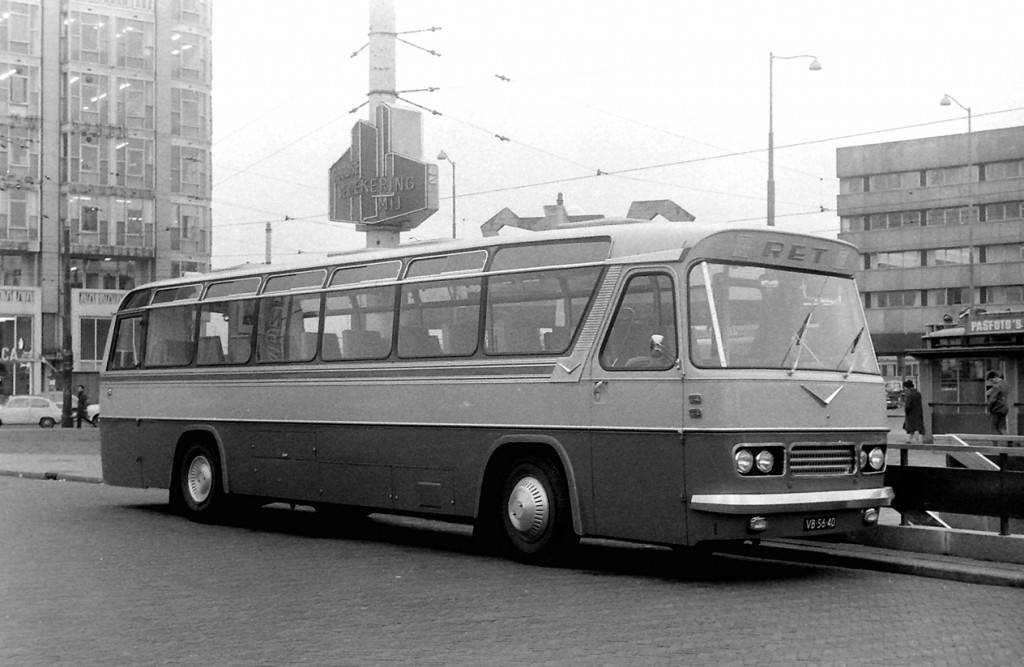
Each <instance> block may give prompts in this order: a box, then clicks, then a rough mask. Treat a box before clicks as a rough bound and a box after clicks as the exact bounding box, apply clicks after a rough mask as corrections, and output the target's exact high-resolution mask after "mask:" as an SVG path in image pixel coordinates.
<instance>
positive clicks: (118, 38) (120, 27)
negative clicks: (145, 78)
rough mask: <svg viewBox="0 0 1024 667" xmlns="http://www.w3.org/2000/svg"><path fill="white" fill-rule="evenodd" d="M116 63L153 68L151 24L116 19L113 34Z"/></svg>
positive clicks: (138, 67)
mask: <svg viewBox="0 0 1024 667" xmlns="http://www.w3.org/2000/svg"><path fill="white" fill-rule="evenodd" d="M114 38H115V39H114V43H115V44H116V46H117V64H118V65H120V66H121V67H134V68H136V69H147V70H151V69H153V24H152V23H147V22H145V21H137V20H134V19H123V18H119V19H117V32H116V33H115V34H114Z"/></svg>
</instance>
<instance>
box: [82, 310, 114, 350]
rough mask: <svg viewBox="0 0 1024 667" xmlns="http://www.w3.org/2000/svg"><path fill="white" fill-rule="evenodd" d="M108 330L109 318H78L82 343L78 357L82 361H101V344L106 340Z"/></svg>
mask: <svg viewBox="0 0 1024 667" xmlns="http://www.w3.org/2000/svg"><path fill="white" fill-rule="evenodd" d="M109 331H110V318H107V317H83V318H82V319H81V320H80V326H79V332H80V334H81V343H82V349H81V352H79V359H80V360H82V361H102V360H103V346H104V344H105V343H106V342H107V333H108V332H109Z"/></svg>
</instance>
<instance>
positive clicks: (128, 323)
mask: <svg viewBox="0 0 1024 667" xmlns="http://www.w3.org/2000/svg"><path fill="white" fill-rule="evenodd" d="M141 351H142V316H141V315H135V316H132V317H121V318H118V320H117V333H116V334H114V348H113V351H112V353H111V355H110V365H109V367H110V368H111V369H115V370H116V369H127V368H138V366H139V363H140V362H141V361H142V354H141Z"/></svg>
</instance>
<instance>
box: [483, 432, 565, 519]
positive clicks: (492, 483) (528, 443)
mask: <svg viewBox="0 0 1024 667" xmlns="http://www.w3.org/2000/svg"><path fill="white" fill-rule="evenodd" d="M525 454H534V455H538V456H545V457H547V458H549V459H550V460H551V461H552V462H554V463H555V464H556V465H557V466H558V467H559V468H560V469H561V472H562V475H563V476H564V477H565V484H566V487H567V489H568V491H569V506H570V513H571V515H572V529H573V531H574V532H575V533H576V534H577V535H582V534H583V519H582V514H581V511H580V501H579V486H578V485H577V483H576V471H575V468H573V466H572V464H571V462H570V461H569V455H568V454H567V453H566V451H565V447H564V446H563V445H562V443H561V442H560V441H559V440H558V439H557V438H554V437H551V436H548V435H525V434H518V435H517V434H511V435H505V436H502V437H501V438H498V439H497V440H496V441H495V442H494V443H492V445H491V449H490V452H488V455H487V465H486V466H484V470H483V473H482V475H481V477H480V484H479V487H478V489H479V491H478V493H477V500H476V516H477V517H479V516H480V513H481V508H482V507H484V506H485V504H486V503H485V500H486V494H488V493H495V492H496V491H497V489H498V487H499V484H500V482H501V473H502V471H503V470H504V468H505V466H507V465H508V464H509V463H511V462H512V460H513V459H515V458H517V457H519V456H523V455H525Z"/></svg>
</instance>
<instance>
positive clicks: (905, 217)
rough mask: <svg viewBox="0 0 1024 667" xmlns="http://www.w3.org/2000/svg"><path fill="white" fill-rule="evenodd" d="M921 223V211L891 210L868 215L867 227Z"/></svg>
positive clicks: (883, 227)
mask: <svg viewBox="0 0 1024 667" xmlns="http://www.w3.org/2000/svg"><path fill="white" fill-rule="evenodd" d="M920 224H921V212H920V211H890V212H889V213H874V214H872V215H870V216H868V221H867V229H870V230H876V229H895V228H898V227H917V226H920Z"/></svg>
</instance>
